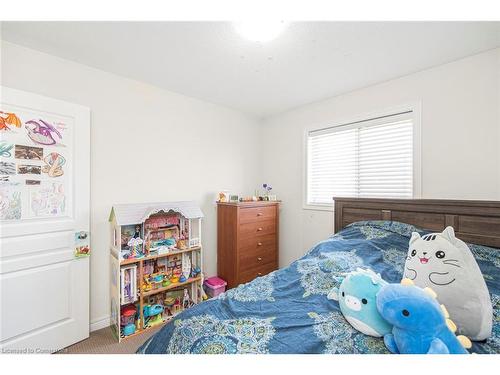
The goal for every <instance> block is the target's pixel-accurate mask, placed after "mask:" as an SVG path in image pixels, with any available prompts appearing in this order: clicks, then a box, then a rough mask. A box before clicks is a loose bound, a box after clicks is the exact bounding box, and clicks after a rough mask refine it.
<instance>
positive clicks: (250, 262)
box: [238, 249, 277, 272]
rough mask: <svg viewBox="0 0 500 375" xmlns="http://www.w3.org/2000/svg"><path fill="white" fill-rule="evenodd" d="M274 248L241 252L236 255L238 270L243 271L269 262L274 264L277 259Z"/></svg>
mask: <svg viewBox="0 0 500 375" xmlns="http://www.w3.org/2000/svg"><path fill="white" fill-rule="evenodd" d="M276 255H277V254H276V249H272V250H266V249H262V250H257V251H252V252H246V253H241V254H240V255H239V256H238V263H239V271H240V272H244V271H248V270H250V269H253V268H259V267H262V266H264V265H267V264H269V263H272V264H275V263H276V261H277V257H276Z"/></svg>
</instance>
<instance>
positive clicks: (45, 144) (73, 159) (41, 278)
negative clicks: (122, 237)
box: [0, 87, 90, 353]
mask: <svg viewBox="0 0 500 375" xmlns="http://www.w3.org/2000/svg"><path fill="white" fill-rule="evenodd" d="M0 90H1V91H0V111H2V113H0V117H1V118H0V147H1V148H0V152H1V156H0V163H1V164H0V283H1V285H0V293H1V304H0V314H1V316H0V324H1V325H0V347H1V349H2V351H3V352H4V353H8V352H26V353H48V352H54V351H57V350H60V349H62V348H64V347H66V346H68V345H71V344H73V343H75V342H78V341H80V340H83V339H85V338H87V337H88V335H89V258H88V257H86V256H85V254H83V256H82V254H81V253H80V254H79V255H80V256H78V257H77V256H76V252H75V249H76V248H77V247H79V248H80V249H81V250H82V249H83V253H85V248H86V246H87V245H88V241H89V236H88V232H89V214H90V112H89V109H88V108H85V107H82V106H79V105H75V104H71V103H67V102H63V101H59V100H55V99H51V98H47V97H43V96H39V95H35V94H31V93H28V92H24V91H19V90H14V89H9V88H5V87H0Z"/></svg>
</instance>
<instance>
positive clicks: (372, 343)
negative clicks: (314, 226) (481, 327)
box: [138, 221, 500, 354]
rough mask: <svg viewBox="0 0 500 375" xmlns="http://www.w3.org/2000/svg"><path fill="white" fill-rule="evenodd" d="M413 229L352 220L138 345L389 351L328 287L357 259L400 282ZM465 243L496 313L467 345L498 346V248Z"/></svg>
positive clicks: (195, 349)
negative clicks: (360, 327) (480, 336)
mask: <svg viewBox="0 0 500 375" xmlns="http://www.w3.org/2000/svg"><path fill="white" fill-rule="evenodd" d="M416 230H417V229H416V228H415V227H413V226H411V225H408V224H403V223H398V222H385V221H370V222H358V223H354V224H351V225H350V226H348V227H347V228H345V229H343V230H342V231H341V232H339V233H338V234H335V235H334V236H332V237H331V238H329V239H327V240H326V241H323V242H320V243H319V244H317V245H316V246H315V247H314V248H313V249H311V250H310V251H309V253H307V254H306V255H305V256H303V257H302V258H300V259H299V260H297V261H295V262H294V263H292V264H291V265H290V266H288V267H286V268H284V269H280V270H277V271H275V272H272V273H270V274H269V275H266V276H263V277H259V278H257V279H255V280H253V281H251V282H249V283H247V284H242V285H240V286H238V287H237V288H234V289H231V290H228V291H227V292H226V293H224V294H222V295H220V296H219V297H218V298H216V299H212V300H208V301H206V302H203V303H201V304H199V305H197V306H195V307H193V308H191V309H189V310H186V311H185V312H183V313H181V314H180V315H178V316H177V317H176V318H175V319H173V320H172V321H171V322H169V323H168V324H166V325H165V326H164V327H163V328H162V329H161V330H160V331H159V332H157V333H156V334H155V335H154V336H153V337H151V338H150V339H149V340H148V341H147V342H146V343H144V345H142V347H141V348H139V350H138V353H146V354H150V353H151V354H152V353H341V354H348V353H350V354H357V353H388V351H387V350H386V348H385V347H384V343H383V340H382V339H380V338H374V337H370V336H366V335H364V334H361V333H359V332H357V331H356V330H354V329H353V328H352V327H351V326H350V325H349V323H347V321H346V320H345V319H344V318H343V316H342V314H341V313H340V310H339V305H338V302H337V301H332V300H328V299H327V298H326V295H327V294H328V292H329V291H330V290H331V289H332V287H334V286H337V284H336V283H337V281H336V278H335V276H338V275H340V274H342V273H345V272H348V271H351V270H355V269H356V268H357V267H369V268H371V269H372V270H374V271H375V272H378V273H380V274H381V276H382V278H384V279H385V280H387V281H389V282H399V281H400V280H401V275H402V271H403V266H404V262H405V257H406V252H407V249H408V240H409V237H410V235H411V232H412V231H416ZM419 231H420V230H419ZM420 232H421V233H423V231H420ZM470 247H471V250H472V251H473V253H474V255H475V257H476V259H477V261H478V263H479V266H480V268H481V270H482V272H483V275H484V278H485V280H486V283H487V284H488V288H489V291H490V293H491V296H492V301H493V308H494V320H495V321H494V326H493V337H491V338H490V339H488V340H487V341H486V342H483V343H474V345H473V347H472V351H473V352H476V353H500V274H499V268H500V254H498V253H500V251H499V250H494V249H491V248H488V247H484V246H478V245H470Z"/></svg>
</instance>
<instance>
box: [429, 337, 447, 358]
mask: <svg viewBox="0 0 500 375" xmlns="http://www.w3.org/2000/svg"><path fill="white" fill-rule="evenodd" d="M427 354H450V351H449V350H448V347H447V346H446V345H445V343H444V342H442V341H441V340H440V339H438V338H435V339H434V340H432V341H431V345H430V347H429V351H428V352H427Z"/></svg>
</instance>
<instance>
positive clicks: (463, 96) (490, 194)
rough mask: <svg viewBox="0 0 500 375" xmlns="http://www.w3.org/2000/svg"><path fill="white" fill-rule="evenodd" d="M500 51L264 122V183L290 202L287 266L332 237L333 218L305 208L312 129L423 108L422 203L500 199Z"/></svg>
mask: <svg viewBox="0 0 500 375" xmlns="http://www.w3.org/2000/svg"><path fill="white" fill-rule="evenodd" d="M499 87H500V49H496V50H492V51H489V52H486V53H482V54H478V55H475V56H471V57H468V58H465V59H462V60H459V61H456V62H452V63H449V64H446V65H442V66H439V67H435V68H432V69H428V70H425V71H422V72H419V73H415V74H411V75H408V76H405V77H401V78H398V79H394V80H391V81H388V82H385V83H381V84H378V85H375V86H371V87H367V88H364V89H361V90H357V91H354V92H351V93H348V94H345V95H342V96H338V97H334V98H331V99H328V100H325V101H321V102H318V103H313V104H310V105H306V106H303V107H300V108H298V109H295V110H292V111H289V112H286V113H283V114H281V115H277V116H274V117H271V118H269V119H267V120H266V121H265V123H264V127H263V129H264V132H265V134H266V137H265V138H264V145H263V156H264V160H265V161H266V162H265V166H266V167H265V170H264V178H263V180H265V181H268V182H269V183H271V184H272V185H273V186H274V189H275V191H276V193H277V194H278V195H279V197H280V198H281V199H282V200H283V205H282V214H281V217H280V221H281V236H280V237H281V238H280V245H281V249H280V263H281V266H284V265H287V264H288V263H290V262H291V261H293V260H295V259H297V258H298V257H300V256H301V255H303V254H304V252H305V251H306V250H307V249H309V248H310V247H311V246H312V245H313V244H314V243H316V242H318V241H319V240H322V239H325V238H326V237H327V236H328V235H329V234H331V232H332V227H333V216H332V213H331V212H325V211H311V210H303V209H302V176H303V170H302V162H303V158H304V155H303V150H302V147H303V142H304V139H303V137H304V130H305V128H306V127H309V126H311V125H318V126H325V125H328V124H330V123H333V122H336V121H340V120H344V119H346V118H349V117H350V116H358V115H360V114H364V113H370V112H376V111H380V110H384V109H386V108H391V107H394V106H398V105H401V104H406V103H409V102H415V101H420V102H421V104H422V197H423V198H463V199H497V200H498V199H500V147H499V144H500V143H499V140H500V114H499V111H500V105H499V103H500V95H499Z"/></svg>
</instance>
